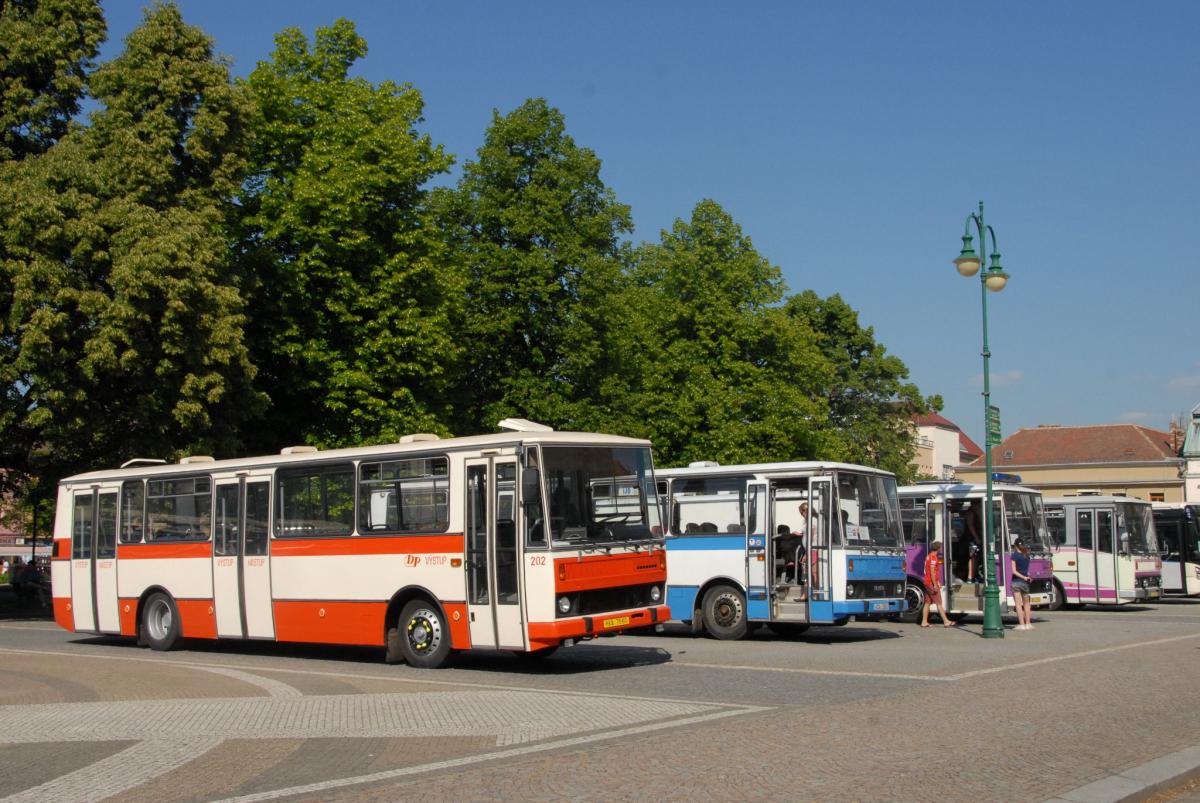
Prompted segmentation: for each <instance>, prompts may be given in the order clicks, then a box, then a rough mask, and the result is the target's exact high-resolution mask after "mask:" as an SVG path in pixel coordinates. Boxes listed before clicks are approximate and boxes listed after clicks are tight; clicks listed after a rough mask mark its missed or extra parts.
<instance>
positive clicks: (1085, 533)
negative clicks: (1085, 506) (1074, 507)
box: [1075, 510, 1092, 549]
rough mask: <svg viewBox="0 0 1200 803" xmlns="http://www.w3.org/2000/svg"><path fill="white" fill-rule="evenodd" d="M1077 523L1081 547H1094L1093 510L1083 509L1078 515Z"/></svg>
mask: <svg viewBox="0 0 1200 803" xmlns="http://www.w3.org/2000/svg"><path fill="white" fill-rule="evenodd" d="M1075 523H1076V525H1077V529H1078V530H1079V548H1080V549H1091V548H1092V511H1090V510H1081V511H1079V513H1078V514H1077V515H1076V519H1075Z"/></svg>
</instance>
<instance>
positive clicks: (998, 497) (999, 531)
mask: <svg viewBox="0 0 1200 803" xmlns="http://www.w3.org/2000/svg"><path fill="white" fill-rule="evenodd" d="M986 504H987V486H986V485H985V484H982V483H980V484H973V483H962V482H944V481H938V482H923V483H918V484H917V485H908V486H905V487H903V488H901V489H900V512H901V515H902V516H903V517H904V537H905V540H906V541H907V543H908V618H909V619H910V620H912V621H916V617H919V616H920V611H921V607H922V606H923V605H924V604H925V583H924V572H925V556H926V554H927V553H928V548H929V545H930V544H931V543H933V542H934V541H940V542H941V543H942V556H943V559H944V560H945V565H944V568H943V571H944V572H945V576H944V577H942V578H941V581H942V596H943V599H941V600H938V605H939V607H941V606H945V610H948V611H949V616H950V618H952V619H961V618H963V617H965V616H966V615H967V614H969V613H982V612H983V609H984V592H985V590H986V587H987V586H986V582H985V580H986V577H985V572H984V568H985V567H984V564H983V546H984V541H985V540H986V523H985V522H984V520H983V508H984V506H985V505H986ZM992 505H993V507H994V513H993V517H992V534H993V536H994V538H995V544H996V555H995V556H994V558H993V560H994V563H993V566H994V569H993V570H994V571H995V578H996V585H997V587H998V588H999V589H1000V600H1001V608H1002V609H1004V608H1005V606H1006V605H1014V604H1015V600H1014V599H1013V596H1012V562H1011V560H1010V558H1011V555H1012V544H1013V541H1014V540H1016V539H1017V538H1020V539H1021V542H1022V543H1024V544H1025V545H1026V546H1028V547H1029V551H1030V555H1029V576H1030V578H1032V579H1031V580H1030V581H1029V600H1030V604H1031V605H1034V606H1038V607H1041V606H1051V605H1053V604H1054V600H1055V596H1054V580H1053V574H1054V572H1053V569H1052V566H1051V563H1052V561H1051V554H1050V541H1049V533H1048V531H1047V529H1046V519H1045V515H1044V512H1043V508H1042V494H1041V492H1040V491H1037V490H1034V489H1033V488H1026V487H1023V486H1020V485H1011V484H1003V483H998V484H996V485H994V486H993V488H992Z"/></svg>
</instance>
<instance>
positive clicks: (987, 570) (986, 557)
mask: <svg viewBox="0 0 1200 803" xmlns="http://www.w3.org/2000/svg"><path fill="white" fill-rule="evenodd" d="M972 222H974V223H975V228H976V229H977V230H978V231H979V253H980V255H982V254H986V253H987V252H988V251H987V238H988V236H989V235H990V237H991V241H992V252H991V264H990V265H989V266H988V269H987V270H985V271H983V272H982V273H981V274H980V276H979V280H980V282H979V284H980V288H979V290H980V293H981V297H982V299H983V432H984V438H983V454H984V464H985V466H986V467H987V504H986V507H985V508H984V521H985V524H984V543H983V570H984V583H985V585H984V590H983V637H984V638H1004V622H1003V621H1002V620H1001V618H1000V589H999V587H998V586H997V585H996V562H997V561H996V533H995V529H994V528H993V526H992V524H993V519H994V507H993V503H992V440H991V436H990V435H989V434H988V430H989V429H990V427H989V418H990V417H991V408H992V387H991V377H990V375H989V373H988V361H989V360H990V359H991V356H992V352H991V350H990V349H989V348H988V325H987V294H988V290H991V291H992V292H994V293H998V292H1000V291H1001V290H1003V289H1004V286H1005V285H1006V284H1007V283H1008V274H1007V273H1005V272H1004V271H1003V270H1002V269H1001V268H1000V251H999V249H998V248H997V247H996V232H994V231H992V227H991V226H988V225H987V224H985V223H984V221H983V201H980V202H979V212H978V213H975V212H972V213H971V214H970V215H968V216H967V224H966V230H965V231H964V232H963V247H962V253H960V254H959V255H958V259H956V260H954V264H955V265H956V266H957V267H958V272H959V273H960V274H962V275H963V276H966V277H971V276H974V275H975V274H976V272H978V271H979V268H980V267H981V263H980V256H977V255H976V254H975V249H974V247H973V246H972V242H971V241H972V237H971V223H972Z"/></svg>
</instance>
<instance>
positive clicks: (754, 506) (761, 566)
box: [742, 480, 774, 597]
mask: <svg viewBox="0 0 1200 803" xmlns="http://www.w3.org/2000/svg"><path fill="white" fill-rule="evenodd" d="M767 494H768V491H767V483H765V482H763V481H761V480H755V481H751V482H747V483H746V501H745V505H746V509H745V510H744V511H742V521H743V523H744V524H745V526H746V591H747V594H748V595H749V596H751V597H753V595H754V594H755V593H756V592H757V590H764V589H766V588H767V587H768V586H770V585H774V584H773V583H772V582H770V580H769V579H768V578H771V577H774V574H773V572H774V561H773V560H772V557H771V553H772V551H773V550H772V549H771V539H770V537H769V536H770V533H771V532H772V531H773V530H772V527H771V522H770V513H771V507H772V506H771V505H770V504H768V502H767V500H768V495H767Z"/></svg>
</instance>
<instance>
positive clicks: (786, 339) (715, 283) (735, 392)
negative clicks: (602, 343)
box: [606, 200, 836, 465]
mask: <svg viewBox="0 0 1200 803" xmlns="http://www.w3.org/2000/svg"><path fill="white" fill-rule="evenodd" d="M632 256H633V265H632V268H631V276H632V279H633V281H632V282H631V284H630V287H629V289H628V290H627V291H626V293H625V294H624V298H623V299H622V301H621V302H620V304H619V307H620V308H621V309H622V310H624V311H625V312H624V313H623V316H624V317H625V320H624V321H623V322H621V325H620V326H619V327H617V328H614V329H613V330H612V332H611V333H610V335H611V336H612V337H614V338H618V339H623V340H625V343H624V345H623V346H618V345H616V343H615V342H614V344H613V346H611V347H610V348H609V349H608V350H609V352H610V353H612V354H617V355H624V356H622V357H621V360H622V361H623V362H624V365H623V366H618V367H616V368H615V369H614V371H613V375H614V376H621V377H624V378H625V381H624V382H621V383H617V384H616V385H615V387H616V388H617V390H616V393H615V394H614V397H613V400H612V401H610V402H608V404H607V405H606V406H607V407H608V408H609V409H612V410H617V409H624V411H625V412H624V420H623V421H622V422H621V423H620V425H619V427H620V429H619V431H622V432H628V433H630V434H632V433H635V432H636V433H639V434H642V435H644V436H646V437H649V438H651V439H652V440H653V441H654V446H655V450H656V453H657V455H658V458H657V459H658V461H659V463H661V464H662V465H677V464H680V463H686V462H689V461H692V460H718V461H720V462H722V463H735V462H759V461H771V460H802V459H807V458H812V457H816V456H819V455H820V456H827V455H828V454H829V453H828V447H829V444H830V439H829V437H828V435H827V431H826V423H827V413H826V410H825V407H824V403H823V400H822V399H821V398H820V397H819V396H818V395H817V394H814V393H813V392H812V389H813V388H815V387H824V386H825V385H826V384H827V383H828V382H829V380H830V378H831V371H830V368H829V366H828V364H827V361H826V360H825V359H824V357H823V356H822V354H821V353H820V351H819V350H818V349H817V348H816V345H815V341H816V338H815V336H814V334H813V332H812V331H811V330H810V329H809V328H808V326H807V325H806V324H805V322H804V321H802V320H799V319H797V318H794V317H790V316H787V315H785V314H784V313H783V311H782V309H780V308H779V307H778V304H779V302H780V300H781V299H782V296H783V282H782V279H781V277H780V273H779V269H778V268H777V267H775V266H774V265H772V264H770V262H768V261H767V260H766V259H765V258H763V257H762V256H761V255H760V254H759V253H758V252H757V251H756V250H755V248H754V246H753V244H752V243H751V241H750V238H748V237H747V236H745V235H744V234H743V233H742V230H741V227H740V226H738V225H737V223H735V222H734V221H733V219H732V218H731V217H730V215H729V214H728V213H727V212H726V211H725V210H724V209H722V208H721V207H720V205H718V204H717V203H715V202H713V201H709V200H706V201H701V202H700V203H699V204H697V206H696V207H695V209H694V210H693V212H692V216H691V219H690V220H688V221H683V220H677V221H676V222H675V225H674V226H673V227H672V229H671V231H669V232H668V231H664V232H663V233H662V238H661V242H659V243H655V244H646V245H643V246H641V247H640V248H638V249H637V250H636V251H635V252H634V254H633V255H632ZM835 456H836V455H835Z"/></svg>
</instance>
